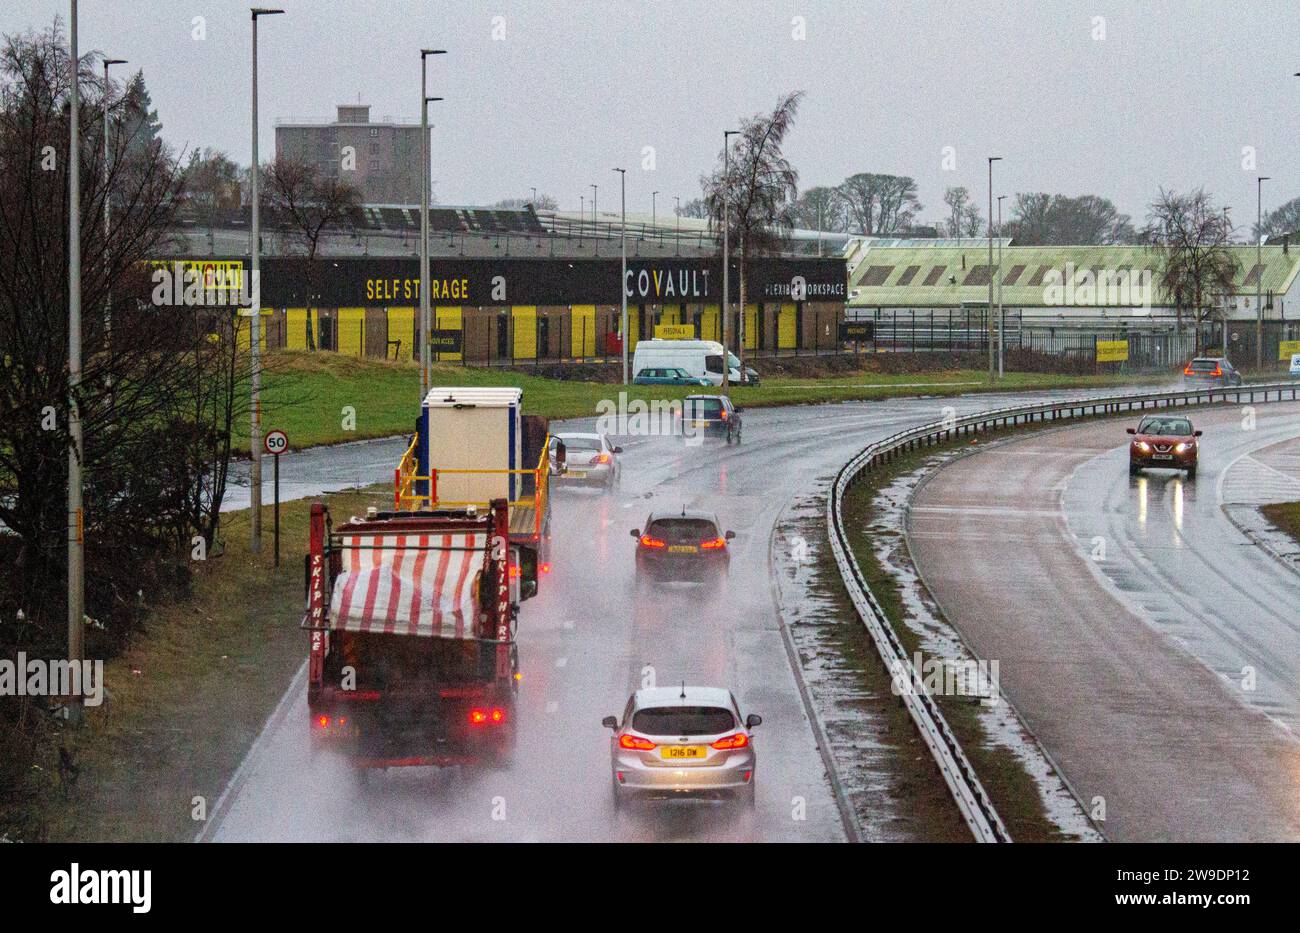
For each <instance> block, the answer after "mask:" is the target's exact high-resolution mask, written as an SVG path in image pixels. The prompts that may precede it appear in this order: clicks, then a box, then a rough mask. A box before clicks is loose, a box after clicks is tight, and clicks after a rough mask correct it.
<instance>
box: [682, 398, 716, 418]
mask: <svg viewBox="0 0 1300 933" xmlns="http://www.w3.org/2000/svg"><path fill="white" fill-rule="evenodd" d="M682 408H683V409H685V411H686V415H687V417H690V418H717V417H719V416H720V415H721V414H722V400H721V399H716V398H688V399H687V400H686V401H685V402H683V403H682Z"/></svg>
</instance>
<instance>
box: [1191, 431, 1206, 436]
mask: <svg viewBox="0 0 1300 933" xmlns="http://www.w3.org/2000/svg"><path fill="white" fill-rule="evenodd" d="M1204 433H1205V432H1204V431H1193V432H1192V437H1200V436H1201V435H1202V434H1204Z"/></svg>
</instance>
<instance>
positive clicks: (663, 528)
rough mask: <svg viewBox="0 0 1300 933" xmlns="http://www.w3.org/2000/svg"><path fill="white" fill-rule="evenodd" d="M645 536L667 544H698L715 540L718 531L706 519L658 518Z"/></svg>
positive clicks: (651, 524)
mask: <svg viewBox="0 0 1300 933" xmlns="http://www.w3.org/2000/svg"><path fill="white" fill-rule="evenodd" d="M646 534H648V535H650V537H652V538H658V539H659V540H660V541H666V542H667V543H668V544H699V543H700V542H702V541H712V540H713V539H714V538H716V537H717V536H718V529H717V526H716V525H714V524H713V522H711V521H709V520H708V519H707V518H660V519H657V520H656V521H653V522H651V523H650V527H649V528H648V529H646Z"/></svg>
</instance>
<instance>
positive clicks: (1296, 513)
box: [1259, 502, 1300, 544]
mask: <svg viewBox="0 0 1300 933" xmlns="http://www.w3.org/2000/svg"><path fill="white" fill-rule="evenodd" d="M1259 511H1260V513H1261V514H1262V515H1263V516H1264V517H1265V518H1267V519H1268V520H1269V521H1270V522H1272V523H1273V525H1274V526H1275V527H1277V528H1280V529H1281V530H1282V531H1285V532H1286V533H1287V534H1289V535H1290V536H1291V537H1292V538H1294V539H1295V541H1296V543H1297V544H1300V502H1275V503H1273V504H1271V505H1264V506H1261V507H1260V509H1259Z"/></svg>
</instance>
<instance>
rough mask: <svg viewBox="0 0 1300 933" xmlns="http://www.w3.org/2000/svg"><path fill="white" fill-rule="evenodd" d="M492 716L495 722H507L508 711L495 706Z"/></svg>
mask: <svg viewBox="0 0 1300 933" xmlns="http://www.w3.org/2000/svg"><path fill="white" fill-rule="evenodd" d="M490 716H491V719H492V721H493V722H505V721H506V711H505V710H503V709H500V708H493V710H492V712H491V714H490Z"/></svg>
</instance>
